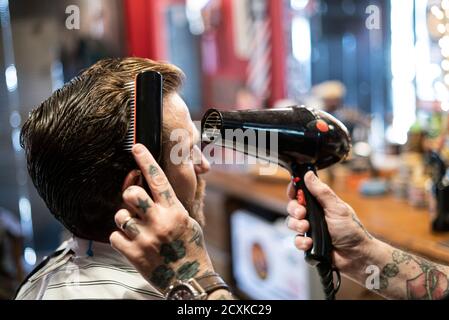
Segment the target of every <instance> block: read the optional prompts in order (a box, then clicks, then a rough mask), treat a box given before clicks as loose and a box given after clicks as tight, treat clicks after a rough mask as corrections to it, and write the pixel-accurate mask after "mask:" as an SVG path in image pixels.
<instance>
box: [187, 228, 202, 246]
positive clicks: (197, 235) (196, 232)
mask: <svg viewBox="0 0 449 320" xmlns="http://www.w3.org/2000/svg"><path fill="white" fill-rule="evenodd" d="M189 242H195V244H196V245H197V246H198V247H203V231H201V228H200V227H199V226H198V225H197V224H193V236H192V238H191V239H190V241H189Z"/></svg>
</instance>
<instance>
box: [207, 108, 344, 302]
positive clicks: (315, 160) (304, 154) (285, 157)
mask: <svg viewBox="0 0 449 320" xmlns="http://www.w3.org/2000/svg"><path fill="white" fill-rule="evenodd" d="M201 129H202V142H203V144H206V145H207V144H211V143H214V144H216V145H219V146H223V147H226V148H230V149H233V150H235V151H239V152H243V153H245V154H247V155H250V156H254V157H257V158H263V159H264V160H267V161H270V162H272V163H276V164H280V165H281V166H283V167H284V168H286V169H287V170H289V171H290V173H291V174H292V180H293V184H294V187H295V190H296V195H297V200H298V201H299V203H301V204H302V205H304V206H306V208H307V216H306V219H307V220H308V221H309V223H310V228H309V232H308V233H307V236H309V237H311V238H312V240H313V246H312V248H311V249H310V250H309V251H307V252H306V253H305V259H306V261H307V262H308V263H309V264H311V265H314V266H316V267H317V269H318V272H319V274H320V277H321V282H322V284H323V286H324V291H325V295H326V298H327V299H334V298H335V293H336V292H337V291H338V288H339V285H340V274H339V272H338V270H337V269H335V268H334V267H333V265H332V258H331V251H332V241H331V238H330V235H329V231H328V229H327V224H326V220H325V217H324V211H323V208H322V207H321V205H320V204H319V202H318V201H317V200H316V199H315V198H314V197H313V196H312V194H311V193H310V192H309V191H308V190H307V187H306V185H305V183H304V175H305V174H306V173H307V171H310V170H311V171H313V172H316V170H317V169H323V168H326V167H328V166H331V165H333V164H335V163H337V162H339V161H341V160H342V159H344V158H345V157H346V156H347V154H348V153H349V151H350V148H351V143H350V136H349V133H348V130H347V129H346V127H345V126H344V125H343V124H342V123H341V122H340V121H339V120H337V119H336V118H334V117H333V116H331V115H329V114H328V113H326V112H324V111H318V110H313V109H311V108H307V107H304V106H293V107H288V108H283V109H266V110H244V111H230V112H222V111H218V110H216V109H210V110H208V111H207V112H206V114H205V115H204V117H203V119H202V121H201ZM232 131H233V134H230V133H231V132H232ZM236 131H239V132H241V133H244V134H246V138H244V139H238V134H236V133H235V132H236ZM248 131H253V132H254V133H255V134H253V135H252V137H253V138H250V137H251V135H248V134H247V133H248ZM269 135H274V136H275V137H276V139H272V138H273V137H271V138H269V137H268V136H269ZM236 137H237V138H236ZM334 272H336V274H337V277H338V283H337V285H336V286H334V279H333V278H334V277H333V274H334Z"/></svg>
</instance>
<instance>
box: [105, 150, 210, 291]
mask: <svg viewBox="0 0 449 320" xmlns="http://www.w3.org/2000/svg"><path fill="white" fill-rule="evenodd" d="M132 152H133V155H134V158H135V159H136V162H137V164H138V165H139V167H140V170H141V172H142V174H143V176H144V177H145V179H146V181H147V183H148V186H149V188H150V190H151V195H152V198H151V197H150V196H149V194H148V193H147V192H146V191H145V190H144V189H143V188H142V187H139V186H131V187H129V188H128V189H126V190H125V191H124V193H123V200H124V202H125V204H126V205H127V208H128V209H122V210H120V211H118V212H117V214H116V215H115V221H116V224H117V226H118V227H119V229H120V231H116V232H113V233H112V234H111V237H110V241H111V244H112V246H113V247H114V248H115V249H116V250H118V251H119V252H121V253H122V254H123V255H124V256H126V257H127V258H128V260H129V261H130V262H131V263H132V264H133V265H134V266H135V267H136V269H137V270H138V271H139V272H140V273H141V274H142V275H143V276H144V277H146V279H147V280H148V281H149V282H150V283H151V284H152V285H153V286H155V287H156V288H158V289H159V290H161V291H162V292H164V291H165V290H166V289H167V288H168V287H169V286H170V284H171V283H172V282H174V281H175V280H187V279H190V278H192V277H196V276H200V275H203V274H205V273H210V272H213V271H214V270H213V267H212V264H211V261H210V259H209V256H208V254H207V251H206V249H205V246H204V243H203V242H204V240H203V232H202V230H201V227H200V226H199V224H198V223H197V222H196V221H195V220H194V219H192V218H191V217H190V216H189V214H188V212H187V211H186V210H185V209H184V207H183V206H182V204H181V203H180V201H179V200H178V199H177V197H176V195H175V193H174V191H173V189H172V187H171V185H170V183H169V182H168V179H167V178H166V176H165V174H164V172H163V171H162V170H161V168H160V167H159V166H158V164H157V162H156V161H155V160H154V158H153V157H152V156H151V154H150V152H149V151H148V150H147V149H146V148H145V147H144V146H142V145H139V144H138V145H135V146H134V148H133V150H132Z"/></svg>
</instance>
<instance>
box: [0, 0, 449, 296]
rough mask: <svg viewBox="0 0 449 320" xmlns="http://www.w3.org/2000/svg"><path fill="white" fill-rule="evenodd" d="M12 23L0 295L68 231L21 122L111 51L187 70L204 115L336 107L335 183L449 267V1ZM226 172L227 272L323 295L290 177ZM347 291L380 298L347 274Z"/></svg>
mask: <svg viewBox="0 0 449 320" xmlns="http://www.w3.org/2000/svg"><path fill="white" fill-rule="evenodd" d="M0 20H1V41H0V70H1V72H0V155H1V156H0V298H9V297H11V296H12V295H13V293H14V290H15V287H16V286H17V284H18V283H19V282H20V279H22V278H23V276H24V275H25V274H26V273H27V272H29V271H30V270H32V268H33V267H34V266H35V265H36V264H37V263H38V262H39V261H40V260H41V259H42V258H43V257H44V256H45V255H46V254H49V253H51V252H52V251H53V250H54V249H55V248H56V247H57V246H58V244H60V243H61V241H62V240H63V239H64V238H65V237H66V236H67V235H66V233H65V232H64V230H63V228H62V226H61V225H60V224H59V223H58V222H56V220H55V219H54V218H53V217H52V216H51V215H50V214H49V212H48V210H47V208H46V207H45V205H44V203H43V201H42V200H41V199H40V198H39V196H38V195H37V193H36V191H35V189H34V186H33V185H32V182H31V181H30V180H29V178H28V174H27V169H26V164H25V161H24V153H23V150H22V149H21V148H20V145H19V132H20V128H21V125H22V123H23V122H24V120H25V119H26V118H27V116H28V113H29V112H30V111H31V110H32V109H33V108H34V107H35V106H37V105H38V104H39V103H40V102H41V101H43V100H44V99H46V98H47V97H48V96H49V95H50V94H51V93H52V92H53V91H54V90H56V89H58V88H59V87H61V86H62V85H63V83H64V82H66V81H68V80H69V79H71V78H72V77H74V76H75V75H76V74H77V73H78V72H79V71H80V70H82V69H83V68H86V67H88V66H90V65H91V64H93V63H94V62H96V61H97V60H99V59H101V58H105V57H123V56H141V57H147V58H151V59H155V60H166V61H170V62H172V63H174V64H176V65H178V66H179V67H181V68H182V69H183V70H184V72H185V73H186V75H187V81H186V82H185V87H184V88H183V92H182V95H183V97H184V99H185V101H186V102H187V104H188V106H189V108H190V111H191V114H192V117H193V119H196V120H199V119H200V117H201V115H202V113H203V112H204V111H205V110H206V109H207V108H209V107H216V108H221V109H243V108H268V107H282V106H289V105H294V104H306V105H308V106H312V107H316V108H321V109H324V110H327V111H328V112H331V113H332V114H334V115H335V116H337V117H338V118H339V119H340V120H342V121H343V122H344V123H345V124H346V125H347V126H348V128H349V129H350V131H351V134H352V137H353V142H354V148H353V152H352V155H351V157H350V158H349V159H348V160H347V161H346V162H345V163H343V164H342V165H340V166H338V167H336V168H333V169H332V170H327V171H324V172H322V173H321V176H322V177H323V179H324V180H325V181H326V182H328V183H329V184H331V185H332V187H333V188H335V190H337V192H339V194H340V195H341V196H342V198H343V199H344V200H346V201H348V202H349V203H350V204H351V205H353V206H354V208H355V209H356V211H357V212H358V214H359V215H360V218H361V220H362V222H363V223H364V224H365V225H366V226H367V229H368V230H370V231H371V232H372V233H373V234H374V235H375V236H377V237H379V238H381V239H384V240H386V241H389V242H391V243H393V244H395V245H397V246H401V247H403V248H405V249H407V250H410V251H413V252H415V253H418V254H421V255H424V256H427V257H429V258H431V259H433V260H439V261H442V262H446V263H449V244H448V242H449V234H448V233H447V232H446V231H447V230H449V217H448V216H449V203H447V202H449V197H447V196H445V192H447V191H446V190H448V185H449V175H446V168H447V163H448V162H447V161H448V160H449V143H448V141H449V140H448V139H447V136H446V134H447V124H448V121H447V114H448V113H447V112H448V111H449V1H447V0H428V1H427V0H394V1H393V0H151V1H150V0H89V1H87V0H70V1H66V0H40V1H35V0H31V1H30V0H13V1H8V0H0ZM213 171H215V172H213V173H211V174H209V176H208V177H207V180H208V183H209V187H208V190H207V192H208V195H207V197H206V214H207V218H208V225H207V227H206V236H207V242H208V248H209V250H210V252H211V255H212V257H213V260H214V263H215V265H216V268H217V270H218V271H219V272H220V273H222V274H223V275H224V277H225V278H226V280H227V281H228V282H229V283H231V284H232V285H233V287H234V289H235V290H236V291H237V292H238V293H239V296H240V297H246V298H252V299H260V298H268V299H314V298H319V297H320V285H319V284H318V283H317V280H316V277H315V275H314V270H312V269H310V268H309V267H308V266H306V265H305V264H304V261H303V257H302V255H301V254H299V253H298V252H297V251H295V250H294V248H293V244H292V241H291V239H292V237H291V236H292V235H291V234H290V233H289V232H288V231H287V230H286V228H285V226H284V225H283V223H282V222H280V221H282V220H283V218H284V217H285V204H286V200H287V198H286V196H285V186H286V182H288V179H289V177H288V175H287V174H286V173H285V172H279V173H278V174H277V175H275V176H270V177H259V176H256V175H255V174H254V172H255V168H254V166H248V165H247V166H243V165H239V166H235V165H234V166H219V167H216V168H214V170H213ZM448 195H449V194H448ZM280 248H282V250H281V249H280ZM340 298H347V299H374V298H377V297H376V296H374V295H372V294H370V293H368V292H367V290H366V288H362V287H358V286H356V285H355V284H352V283H350V282H349V280H346V279H344V284H343V286H342V290H341V292H340Z"/></svg>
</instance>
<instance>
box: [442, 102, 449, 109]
mask: <svg viewBox="0 0 449 320" xmlns="http://www.w3.org/2000/svg"><path fill="white" fill-rule="evenodd" d="M441 110H443V111H449V102H446V101H445V102H441Z"/></svg>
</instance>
